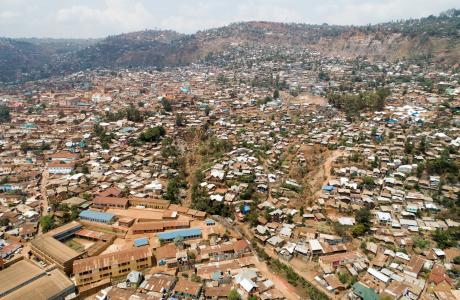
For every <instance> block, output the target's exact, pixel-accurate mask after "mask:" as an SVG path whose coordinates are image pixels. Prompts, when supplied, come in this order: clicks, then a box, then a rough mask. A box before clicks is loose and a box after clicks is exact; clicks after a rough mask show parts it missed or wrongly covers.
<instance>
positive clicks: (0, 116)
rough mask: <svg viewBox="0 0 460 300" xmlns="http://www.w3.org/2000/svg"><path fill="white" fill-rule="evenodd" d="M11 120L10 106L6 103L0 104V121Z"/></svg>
mask: <svg viewBox="0 0 460 300" xmlns="http://www.w3.org/2000/svg"><path fill="white" fill-rule="evenodd" d="M9 121H11V115H10V108H9V107H8V106H6V105H3V104H1V105H0V123H4V122H9Z"/></svg>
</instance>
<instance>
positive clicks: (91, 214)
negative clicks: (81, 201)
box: [80, 210, 115, 222]
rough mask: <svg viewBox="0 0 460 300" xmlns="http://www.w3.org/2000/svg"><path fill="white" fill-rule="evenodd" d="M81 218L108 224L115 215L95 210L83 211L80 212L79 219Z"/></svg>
mask: <svg viewBox="0 0 460 300" xmlns="http://www.w3.org/2000/svg"><path fill="white" fill-rule="evenodd" d="M81 217H83V218H87V219H94V220H100V221H105V222H109V221H111V220H112V219H113V218H114V217H115V215H114V214H111V213H105V212H100V211H95V210H83V211H82V212H80V218H81Z"/></svg>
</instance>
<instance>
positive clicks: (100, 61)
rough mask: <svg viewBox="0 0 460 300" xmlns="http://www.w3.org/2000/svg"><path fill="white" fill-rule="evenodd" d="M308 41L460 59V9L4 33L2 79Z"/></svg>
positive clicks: (324, 49) (169, 62) (325, 46)
mask: <svg viewBox="0 0 460 300" xmlns="http://www.w3.org/2000/svg"><path fill="white" fill-rule="evenodd" d="M273 46H283V47H288V48H289V47H293V48H299V47H300V48H308V49H311V50H317V51H319V52H321V53H323V54H325V55H331V56H341V57H348V58H353V57H356V56H367V57H369V58H371V59H379V60H396V59H400V58H411V59H423V60H426V61H427V62H431V61H432V62H436V63H438V64H439V65H440V66H445V67H449V66H450V65H451V64H454V63H456V62H458V61H459V60H460V10H455V9H452V10H449V11H447V12H445V13H442V14H440V15H439V16H429V17H426V18H421V19H411V20H402V21H397V22H388V23H381V24H377V25H369V26H338V25H328V24H323V25H307V24H285V23H274V22H259V21H258V22H243V23H234V24H231V25H228V26H224V27H220V28H215V29H209V30H204V31H199V32H197V33H194V34H180V33H177V32H174V31H169V30H168V31H165V30H163V31H155V30H146V31H140V32H133V33H126V34H120V35H116V36H109V37H107V38H104V39H100V40H68V39H66V40H61V41H60V40H53V39H51V40H50V39H7V38H2V39H0V74H1V75H0V81H3V82H8V81H15V80H33V79H38V78H44V77H48V76H52V75H57V74H64V73H69V72H75V71H80V70H84V69H88V68H89V69H95V68H137V67H158V68H162V67H168V66H180V65H186V64H190V63H193V62H197V61H200V60H202V59H205V58H209V57H211V56H212V55H213V54H218V53H222V52H224V51H225V50H227V49H230V48H235V47H240V48H241V49H242V51H244V49H245V48H246V49H247V48H260V49H262V50H269V49H270V48H271V47H273Z"/></svg>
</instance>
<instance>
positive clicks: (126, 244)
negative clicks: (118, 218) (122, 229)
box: [99, 238, 133, 255]
mask: <svg viewBox="0 0 460 300" xmlns="http://www.w3.org/2000/svg"><path fill="white" fill-rule="evenodd" d="M131 248H133V243H132V241H130V240H125V239H121V238H116V239H115V240H114V241H113V243H112V245H110V246H109V247H107V249H105V250H104V251H103V252H102V253H101V254H99V255H102V254H108V253H113V252H117V251H121V250H126V249H131Z"/></svg>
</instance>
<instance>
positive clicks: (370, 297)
mask: <svg viewBox="0 0 460 300" xmlns="http://www.w3.org/2000/svg"><path fill="white" fill-rule="evenodd" d="M349 296H350V299H352V300H379V296H378V295H377V293H376V292H375V290H374V289H371V288H370V287H368V286H367V285H365V284H364V283H362V282H356V283H355V284H353V286H352V290H351V293H350V294H349Z"/></svg>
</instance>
